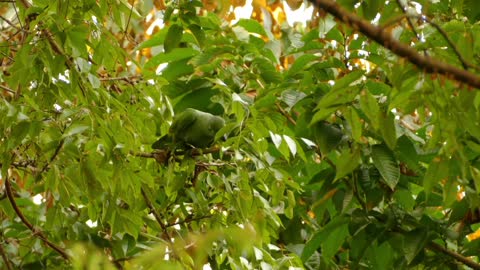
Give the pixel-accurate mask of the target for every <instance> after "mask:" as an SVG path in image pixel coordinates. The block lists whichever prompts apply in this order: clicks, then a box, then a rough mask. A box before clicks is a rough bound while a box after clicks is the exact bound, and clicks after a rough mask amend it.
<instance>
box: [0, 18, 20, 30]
mask: <svg viewBox="0 0 480 270" xmlns="http://www.w3.org/2000/svg"><path fill="white" fill-rule="evenodd" d="M0 19H2V20H4V21H5V22H6V23H7V24H8V25H10V26H11V27H13V28H15V29H17V30H18V29H20V28H19V27H18V26H16V25H15V24H14V23H13V22H11V21H10V20H9V19H7V18H5V17H3V16H2V15H0Z"/></svg>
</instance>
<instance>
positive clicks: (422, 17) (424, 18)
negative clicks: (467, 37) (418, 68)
mask: <svg viewBox="0 0 480 270" xmlns="http://www.w3.org/2000/svg"><path fill="white" fill-rule="evenodd" d="M405 18H406V19H407V20H410V18H416V19H419V20H422V21H424V22H426V23H428V24H430V25H431V26H432V27H433V28H435V29H436V30H437V31H438V33H440V35H441V36H442V37H443V39H445V41H446V42H447V43H448V45H449V48H451V49H452V50H453V53H454V54H455V56H457V58H458V61H460V63H461V64H462V66H463V68H464V69H465V70H466V69H468V68H469V67H470V68H474V69H476V70H479V69H480V68H479V67H477V66H475V65H473V64H472V63H469V62H468V61H467V60H466V59H465V58H464V57H463V56H462V54H461V53H460V50H458V47H457V46H456V45H455V43H453V41H452V40H451V39H450V37H449V36H448V34H447V33H446V32H445V30H443V28H442V27H441V26H440V25H438V24H437V23H435V22H434V21H432V20H431V19H430V18H428V17H427V16H425V15H417V14H404V15H402V16H400V17H398V18H395V19H393V20H390V21H388V22H387V23H385V24H384V25H383V26H382V27H383V28H386V27H389V26H391V25H393V24H396V23H398V22H400V21H401V20H403V19H405ZM417 38H418V39H420V38H419V37H417Z"/></svg>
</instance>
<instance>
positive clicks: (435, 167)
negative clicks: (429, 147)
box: [423, 156, 449, 194]
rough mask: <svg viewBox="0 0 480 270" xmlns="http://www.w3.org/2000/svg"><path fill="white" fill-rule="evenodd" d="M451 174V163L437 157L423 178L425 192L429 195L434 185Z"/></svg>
mask: <svg viewBox="0 0 480 270" xmlns="http://www.w3.org/2000/svg"><path fill="white" fill-rule="evenodd" d="M448 172H449V162H448V160H447V159H446V158H445V157H442V156H437V157H435V158H434V159H433V160H432V161H431V162H430V165H429V166H428V169H427V172H426V173H425V177H424V178H423V187H424V189H425V192H426V193H427V194H429V193H430V192H431V191H432V188H433V186H434V185H436V184H437V183H438V182H440V180H443V179H445V178H446V177H448Z"/></svg>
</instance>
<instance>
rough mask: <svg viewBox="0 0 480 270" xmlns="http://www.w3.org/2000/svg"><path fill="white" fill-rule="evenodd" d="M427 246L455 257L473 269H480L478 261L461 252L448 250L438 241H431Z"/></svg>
mask: <svg viewBox="0 0 480 270" xmlns="http://www.w3.org/2000/svg"><path fill="white" fill-rule="evenodd" d="M427 248H428V249H430V250H433V251H438V252H441V253H443V254H445V255H448V256H450V257H452V258H454V259H455V260H457V261H459V262H461V263H463V264H465V265H467V266H468V267H470V268H472V269H480V264H479V263H476V262H474V261H472V260H470V259H469V258H467V257H465V256H463V255H461V254H458V253H455V252H453V251H451V250H448V249H446V248H444V247H442V246H440V245H439V244H437V243H434V242H431V243H429V244H428V246H427Z"/></svg>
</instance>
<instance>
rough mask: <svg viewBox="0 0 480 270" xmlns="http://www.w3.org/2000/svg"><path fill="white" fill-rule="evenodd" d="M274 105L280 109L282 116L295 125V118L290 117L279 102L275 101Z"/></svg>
mask: <svg viewBox="0 0 480 270" xmlns="http://www.w3.org/2000/svg"><path fill="white" fill-rule="evenodd" d="M275 105H276V106H277V109H278V111H280V113H281V114H283V116H285V117H286V118H287V120H288V121H289V122H290V123H291V124H292V125H294V126H296V125H297V122H296V121H295V119H293V118H292V116H291V115H290V114H288V113H287V112H286V111H285V110H284V109H283V108H282V106H280V104H279V103H278V102H277V103H275Z"/></svg>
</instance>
